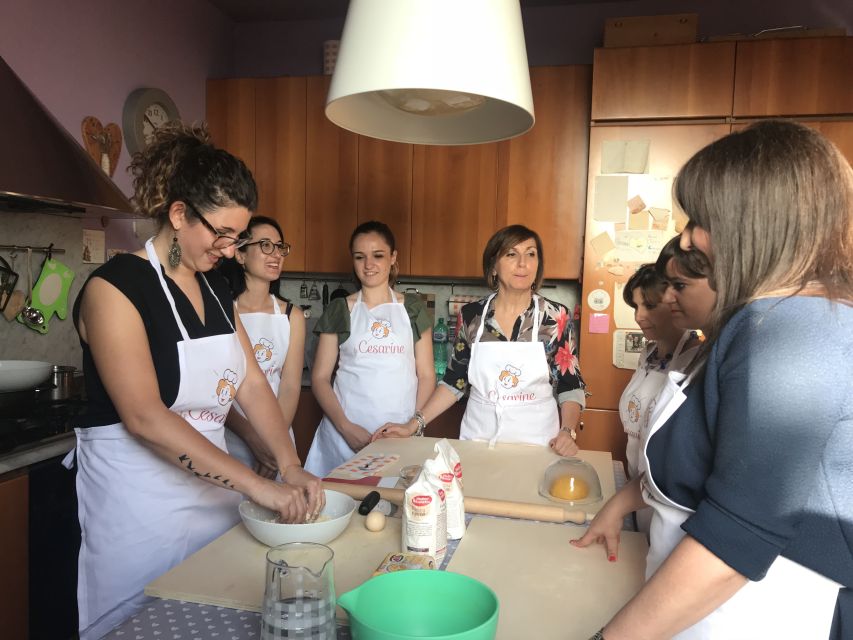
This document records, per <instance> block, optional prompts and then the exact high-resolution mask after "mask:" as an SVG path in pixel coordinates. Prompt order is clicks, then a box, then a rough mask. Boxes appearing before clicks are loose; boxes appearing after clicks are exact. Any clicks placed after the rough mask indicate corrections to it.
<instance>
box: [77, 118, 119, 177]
mask: <svg viewBox="0 0 853 640" xmlns="http://www.w3.org/2000/svg"><path fill="white" fill-rule="evenodd" d="M82 131H83V146H85V147H86V151H88V152H89V155H90V156H91V157H92V159H93V160H94V161H95V162H97V163H98V165H100V167H101V169H103V170H104V173H106V174H107V175H108V176H110V177H112V176H113V174H114V173H115V170H116V166H117V165H118V157H119V155H120V154H121V129H119V126H118V125H117V124H116V123H114V122H111V123H109V124H108V125H107V126H106V127H105V126H103V125H102V124H101V121H100V120H98V119H97V118H96V117H95V116H86V117H85V118H83V125H82Z"/></svg>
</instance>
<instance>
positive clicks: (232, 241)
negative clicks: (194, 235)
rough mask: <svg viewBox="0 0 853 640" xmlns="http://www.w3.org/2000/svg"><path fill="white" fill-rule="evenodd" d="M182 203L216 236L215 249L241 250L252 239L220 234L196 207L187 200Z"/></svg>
mask: <svg viewBox="0 0 853 640" xmlns="http://www.w3.org/2000/svg"><path fill="white" fill-rule="evenodd" d="M182 202H183V203H184V204H185V205H186V207H187V208H188V209H189V210H190V211H192V213H193V215H194V216H195V217H196V218H198V219H199V220H201V223H202V224H203V225H204V226H205V227H206V228H207V230H208V231H210V232H211V233H212V234H213V235H214V236H216V237H215V238H214V240H213V248H214V249H228V248H229V247H234V248H235V249H239V248H240V247H243V246H245V245H246V244H247V243H248V242H249V240H251V238H250V237H249V236H243V234H240V235H241V236H242V237H239V238H235V237H234V236H226V235H225V234H224V233H220V232H219V231H217V230H216V228H215V227H214V226H213V225H212V224H210V223H209V222H208V221H207V220H206V219H205V217H204V216H203V215H201V213H200V212H199V210H198V209H196V208H195V206H194V205H193V204H192V203H191V202H188V201H186V200H182Z"/></svg>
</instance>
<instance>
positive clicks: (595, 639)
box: [589, 628, 604, 640]
mask: <svg viewBox="0 0 853 640" xmlns="http://www.w3.org/2000/svg"><path fill="white" fill-rule="evenodd" d="M589 640H604V629H603V628H601V629H599V630H598V631H596V632H595V635H594V636H592V637H591V638H590V639H589Z"/></svg>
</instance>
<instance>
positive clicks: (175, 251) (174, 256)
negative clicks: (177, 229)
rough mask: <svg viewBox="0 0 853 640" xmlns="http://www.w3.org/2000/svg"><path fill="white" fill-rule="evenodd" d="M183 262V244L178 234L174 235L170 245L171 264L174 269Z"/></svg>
mask: <svg viewBox="0 0 853 640" xmlns="http://www.w3.org/2000/svg"><path fill="white" fill-rule="evenodd" d="M179 264H181V245H179V244H178V236H172V244H171V245H170V246H169V266H170V267H172V268H173V269H174V268H176V267H177V266H178V265H179Z"/></svg>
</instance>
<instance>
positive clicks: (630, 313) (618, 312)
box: [613, 282, 640, 329]
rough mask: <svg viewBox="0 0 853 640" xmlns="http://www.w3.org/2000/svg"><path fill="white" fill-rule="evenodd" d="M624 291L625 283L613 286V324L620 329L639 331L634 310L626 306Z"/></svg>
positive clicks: (617, 283)
mask: <svg viewBox="0 0 853 640" xmlns="http://www.w3.org/2000/svg"><path fill="white" fill-rule="evenodd" d="M624 290H625V283H623V282H616V283H615V284H614V285H613V322H614V324H615V325H616V327H617V328H618V329H639V328H640V325H638V324H637V322H636V320H634V308H633V307H629V306H628V305H627V304H625V299H624V298H623V297H622V296H623V295H624V294H623V292H624ZM635 291H636V289H635Z"/></svg>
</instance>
